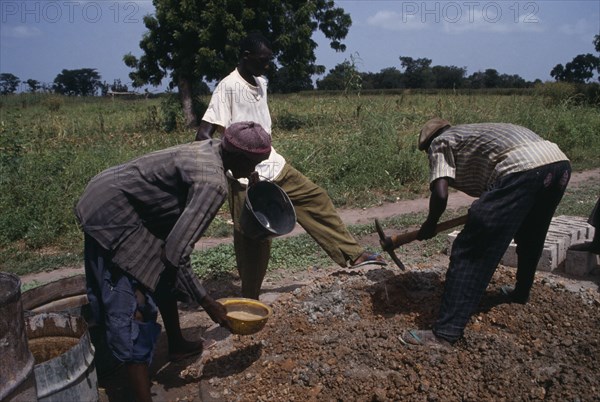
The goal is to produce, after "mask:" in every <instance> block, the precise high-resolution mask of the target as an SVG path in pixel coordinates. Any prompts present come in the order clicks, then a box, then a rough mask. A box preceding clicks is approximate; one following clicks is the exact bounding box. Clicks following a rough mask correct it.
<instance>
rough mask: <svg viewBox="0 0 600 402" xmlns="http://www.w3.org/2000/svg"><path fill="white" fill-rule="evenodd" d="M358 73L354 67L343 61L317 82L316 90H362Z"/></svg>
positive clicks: (350, 63)
mask: <svg viewBox="0 0 600 402" xmlns="http://www.w3.org/2000/svg"><path fill="white" fill-rule="evenodd" d="M360 83H361V77H360V73H359V72H358V70H357V69H356V66H355V65H354V64H353V63H352V62H350V61H348V60H345V61H344V62H342V63H340V64H338V65H337V66H335V67H334V68H332V69H331V70H329V74H327V75H326V76H325V77H323V79H322V80H317V89H320V90H328V91H347V90H357V89H360V88H362V86H361V85H360Z"/></svg>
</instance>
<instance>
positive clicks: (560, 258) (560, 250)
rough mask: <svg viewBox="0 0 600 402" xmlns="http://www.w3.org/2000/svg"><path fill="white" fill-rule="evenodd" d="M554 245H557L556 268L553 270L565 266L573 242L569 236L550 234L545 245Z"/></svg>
mask: <svg viewBox="0 0 600 402" xmlns="http://www.w3.org/2000/svg"><path fill="white" fill-rule="evenodd" d="M548 243H552V244H556V266H555V267H553V268H552V270H554V269H556V268H558V267H560V266H562V265H564V261H565V259H566V258H567V249H568V248H569V246H570V245H571V241H570V239H569V237H568V236H567V235H564V234H563V235H558V234H556V233H548V234H547V235H546V241H545V242H544V245H546V244H548Z"/></svg>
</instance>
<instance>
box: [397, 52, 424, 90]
mask: <svg viewBox="0 0 600 402" xmlns="http://www.w3.org/2000/svg"><path fill="white" fill-rule="evenodd" d="M400 64H401V65H402V69H403V71H402V77H403V81H404V86H405V87H406V88H428V87H429V86H430V85H429V84H430V82H431V78H432V73H431V59H426V58H420V59H413V58H412V57H407V56H400Z"/></svg>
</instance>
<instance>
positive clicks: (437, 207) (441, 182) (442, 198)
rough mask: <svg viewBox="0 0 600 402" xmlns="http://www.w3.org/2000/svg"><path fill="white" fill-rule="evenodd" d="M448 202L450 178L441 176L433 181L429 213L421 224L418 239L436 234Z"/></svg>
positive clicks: (429, 237) (424, 238) (428, 237)
mask: <svg viewBox="0 0 600 402" xmlns="http://www.w3.org/2000/svg"><path fill="white" fill-rule="evenodd" d="M447 204H448V178H447V177H440V178H439V179H436V180H435V181H434V182H433V183H431V196H430V197H429V213H428V215H427V219H426V220H425V222H423V224H422V225H421V229H419V234H418V235H417V239H418V240H426V239H431V238H432V237H433V236H435V227H436V225H437V223H438V221H439V220H440V217H441V216H442V214H443V213H444V211H445V210H446V205H447Z"/></svg>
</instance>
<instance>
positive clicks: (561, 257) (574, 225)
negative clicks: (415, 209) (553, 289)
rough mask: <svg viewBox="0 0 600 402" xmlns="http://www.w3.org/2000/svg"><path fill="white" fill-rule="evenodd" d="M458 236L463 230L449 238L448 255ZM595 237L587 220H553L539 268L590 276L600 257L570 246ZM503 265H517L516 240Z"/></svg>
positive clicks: (574, 217) (571, 218)
mask: <svg viewBox="0 0 600 402" xmlns="http://www.w3.org/2000/svg"><path fill="white" fill-rule="evenodd" d="M458 233H459V231H454V232H452V233H450V234H449V235H448V254H450V251H451V250H452V243H453V242H454V239H456V236H457V235H458ZM593 237H594V227H593V226H591V225H590V224H588V223H587V218H582V217H578V216H564V215H561V216H558V217H555V218H552V222H551V223H550V228H548V234H547V235H546V241H545V242H544V250H543V251H542V256H541V258H540V262H539V263H538V266H537V269H538V270H539V271H548V272H551V271H554V270H556V269H560V268H564V271H565V273H567V274H569V275H574V276H583V275H587V274H589V273H590V272H591V271H592V270H593V269H594V268H596V266H598V265H600V261H599V258H598V256H597V255H595V254H592V253H588V252H585V251H574V250H569V247H570V246H572V245H574V244H580V243H584V242H586V241H591V240H592V238H593ZM500 264H502V265H506V266H509V267H516V266H517V245H516V244H515V242H514V241H511V243H510V246H509V247H508V249H507V250H506V252H505V253H504V256H503V257H502V259H501V260H500Z"/></svg>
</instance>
